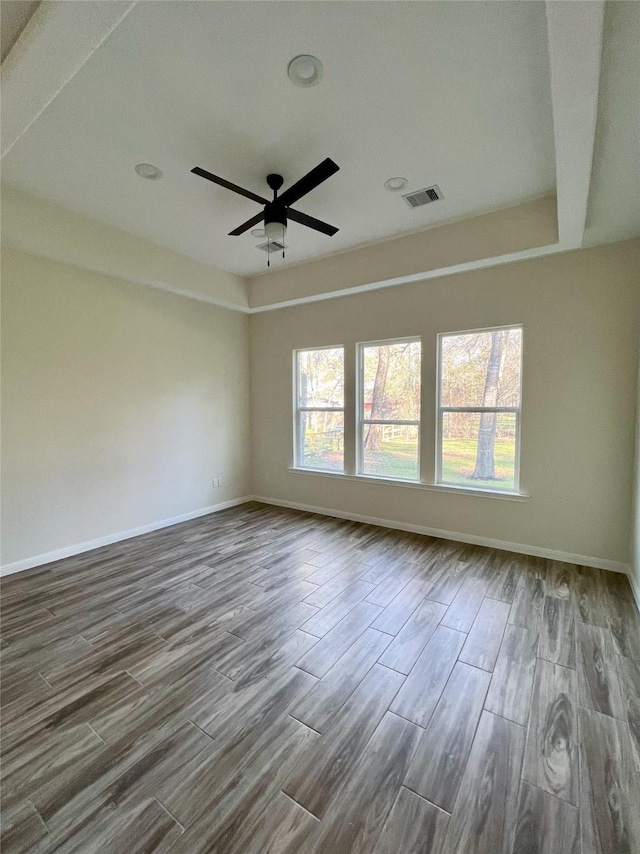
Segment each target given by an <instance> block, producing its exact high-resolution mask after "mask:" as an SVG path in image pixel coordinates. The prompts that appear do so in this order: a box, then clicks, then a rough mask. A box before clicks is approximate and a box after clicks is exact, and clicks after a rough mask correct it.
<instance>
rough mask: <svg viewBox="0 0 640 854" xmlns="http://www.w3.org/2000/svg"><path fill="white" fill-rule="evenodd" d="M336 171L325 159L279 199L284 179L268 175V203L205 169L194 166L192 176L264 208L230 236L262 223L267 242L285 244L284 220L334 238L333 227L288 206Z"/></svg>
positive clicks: (329, 161)
mask: <svg viewBox="0 0 640 854" xmlns="http://www.w3.org/2000/svg"><path fill="white" fill-rule="evenodd" d="M339 169H340V167H339V166H338V165H337V164H336V163H334V162H333V160H331V158H330V157H327V158H326V159H325V160H323V161H322V163H319V164H318V165H317V166H316V167H315V168H314V169H312V170H311V171H310V172H307V174H306V175H304V176H303V177H302V178H300V180H299V181H296V183H295V184H292V185H291V186H290V187H288V188H287V189H286V190H285V191H284V193H283V194H282V195H281V196H278V190H280V188H281V187H282V185H283V183H284V179H283V177H282V175H278V174H277V173H271V174H270V175H267V184H268V185H269V187H270V189H271V190H273V199H272V201H269V200H268V199H265V198H263V197H262V196H258V195H257V194H256V193H253V192H252V191H251V190H245V189H244V188H243V187H239V186H238V185H237V184H232V183H231V182H230V181H227V180H226V179H224V178H220V177H219V176H218V175H213V174H212V173H211V172H207V170H206V169H201V168H200V167H199V166H195V167H194V168H193V169H192V170H191V171H192V172H193V174H194V175H198V176H200V177H201V178H206V179H207V181H212V182H213V183H214V184H218V185H219V186H221V187H225V188H226V189H227V190H231V191H232V192H234V193H238V194H239V195H240V196H244V197H245V198H247V199H251V200H252V201H254V202H258V204H260V205H264V208H263V210H262V212H261V213H259V214H256V215H255V216H253V217H251V219H249V220H247V221H246V222H243V223H242V225H239V226H238V227H237V228H234V230H233V231H230V232H229V235H230V236H233V237H237V236H238V235H240V234H244V233H245V231H249V229H251V228H253V226H256V225H258V224H259V223H261V222H264V233H265V235H266V237H267V238H268V240H278V241H282V243H283V244H284V236H285V234H286V232H287V221H288V220H290V219H291V220H293V221H294V222H297V223H299V224H300V225H306V226H307V228H313V229H314V230H315V231H320V232H322V234H326V235H328V236H329V237H333V235H334V234H335V233H336V232H337V231H338V229H337V228H336V227H335V226H333V225H329V224H328V223H326V222H322V220H320V219H316V218H315V217H312V216H309V215H308V214H304V213H301V212H300V211H297V210H295V209H294V208H292V207H290V205H292V204H295V202H297V201H298V200H299V199H301V198H302V197H303V196H306V195H307V193H310V192H311V190H314V189H315V188H316V187H317V186H318V185H319V184H322V182H323V181H326V180H327V178H330V177H331V176H332V175H335V173H336V172H338V170H339ZM257 231H260V229H253V232H252V234H253V233H254V232H257ZM254 236H256V237H257V236H258V235H257V234H255V235H254ZM282 257H283V258H284V245H283V247H282ZM267 266H268V267H269V266H270V260H269V259H268V260H267Z"/></svg>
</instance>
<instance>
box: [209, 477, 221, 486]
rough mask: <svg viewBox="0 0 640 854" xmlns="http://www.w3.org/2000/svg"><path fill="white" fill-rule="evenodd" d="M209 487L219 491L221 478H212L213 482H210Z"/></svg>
mask: <svg viewBox="0 0 640 854" xmlns="http://www.w3.org/2000/svg"><path fill="white" fill-rule="evenodd" d="M211 485H212V486H213V488H214V489H219V488H220V487H221V486H222V478H221V477H214V478H213V480H212V481H211Z"/></svg>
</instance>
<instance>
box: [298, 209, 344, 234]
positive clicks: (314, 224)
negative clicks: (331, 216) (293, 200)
mask: <svg viewBox="0 0 640 854" xmlns="http://www.w3.org/2000/svg"><path fill="white" fill-rule="evenodd" d="M287 216H288V217H289V219H292V220H293V221H294V222H299V223H300V225H306V226H307V228H314V229H315V230H316V231H321V232H322V233H323V234H328V235H329V237H333V235H334V234H335V233H336V231H339V229H337V228H336V227H335V225H329V223H328V222H322V220H321V219H316V218H315V217H314V216H309V215H308V214H303V213H300V211H294V210H293V208H287Z"/></svg>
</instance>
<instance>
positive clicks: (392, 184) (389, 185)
mask: <svg viewBox="0 0 640 854" xmlns="http://www.w3.org/2000/svg"><path fill="white" fill-rule="evenodd" d="M408 186H409V182H408V181H407V179H406V178H400V177H398V178H389V180H388V181H385V182H384V187H385V190H389V192H390V193H399V192H400V190H405V189H406V188H407V187H408Z"/></svg>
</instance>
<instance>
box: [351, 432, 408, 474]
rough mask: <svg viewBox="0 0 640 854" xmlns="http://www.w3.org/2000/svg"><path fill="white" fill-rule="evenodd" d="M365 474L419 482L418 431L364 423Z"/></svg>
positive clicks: (363, 469)
mask: <svg viewBox="0 0 640 854" xmlns="http://www.w3.org/2000/svg"><path fill="white" fill-rule="evenodd" d="M362 429H363V445H364V450H363V454H362V473H363V474H374V475H379V476H381V477H401V478H407V479H410V480H418V476H419V471H418V428H417V427H414V426H407V425H401V424H364V425H363V427H362Z"/></svg>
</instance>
